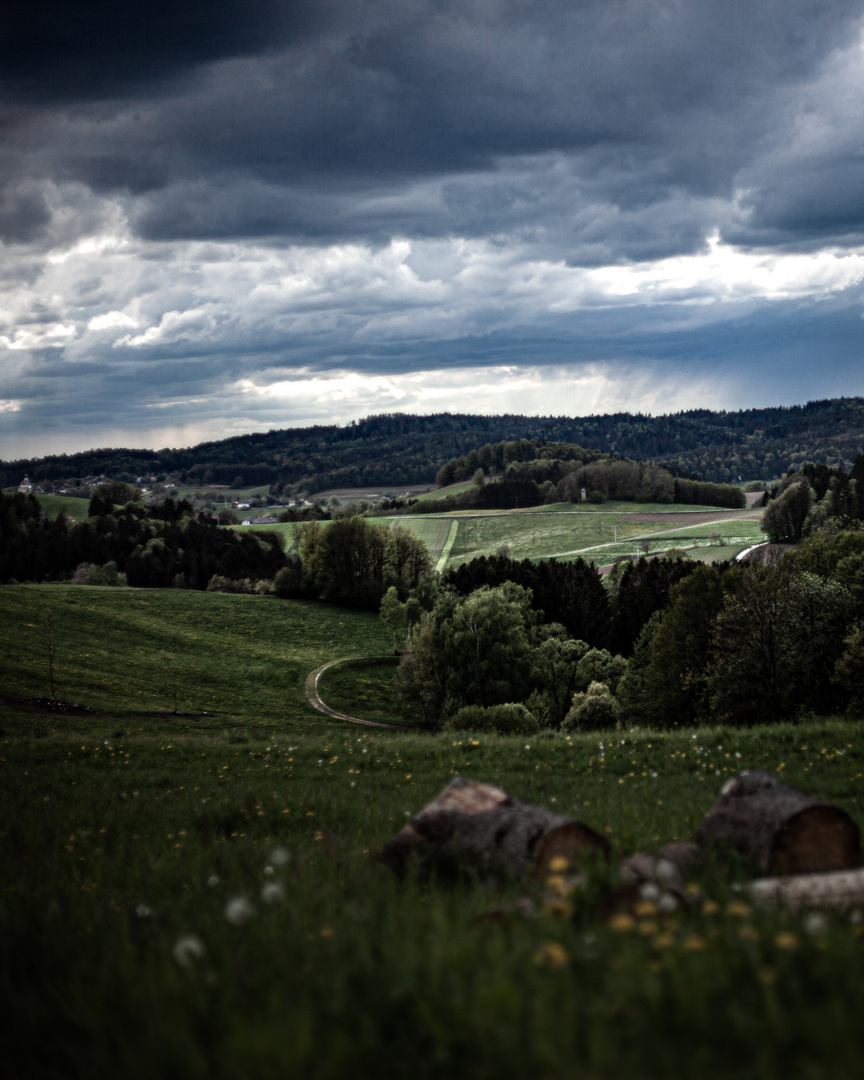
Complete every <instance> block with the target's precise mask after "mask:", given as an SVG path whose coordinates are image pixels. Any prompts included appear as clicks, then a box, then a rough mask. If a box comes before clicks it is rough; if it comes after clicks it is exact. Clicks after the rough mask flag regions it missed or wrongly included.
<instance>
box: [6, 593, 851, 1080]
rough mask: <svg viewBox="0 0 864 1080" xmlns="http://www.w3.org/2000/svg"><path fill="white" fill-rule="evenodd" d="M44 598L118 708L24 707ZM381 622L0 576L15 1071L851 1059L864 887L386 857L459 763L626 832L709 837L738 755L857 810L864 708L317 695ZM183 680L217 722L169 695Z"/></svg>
mask: <svg viewBox="0 0 864 1080" xmlns="http://www.w3.org/2000/svg"><path fill="white" fill-rule="evenodd" d="M48 612H50V613H51V618H52V623H53V626H54V632H55V635H56V640H57V660H56V663H57V678H58V694H59V695H60V696H62V697H64V698H66V699H67V700H72V701H79V702H80V703H82V704H86V705H89V706H91V707H93V708H96V709H98V710H99V711H98V712H94V713H92V714H68V715H62V714H52V713H46V712H38V711H26V710H25V708H24V707H23V703H22V702H20V701H19V702H17V704H10V703H9V700H8V695H22V696H23V695H42V694H45V693H46V680H47V666H46V642H45V634H44V619H45V615H46V613H48ZM384 638H386V631H385V630H384V628H383V627H382V626H381V624H380V622H379V620H378V619H377V618H375V617H374V616H370V615H363V614H355V613H347V612H342V611H339V610H338V609H335V608H328V607H325V606H323V605H310V604H304V603H300V602H279V601H275V600H271V599H269V598H266V597H264V598H262V597H246V596H225V595H221V594H197V593H184V592H176V593H175V592H171V591H163V592H154V593H150V592H140V591H132V590H128V591H127V590H108V589H87V588H78V589H73V588H62V587H60V588H58V587H47V586H46V587H36V586H34V587H24V586H5V587H3V588H2V589H0V646H2V651H0V657H2V659H0V665H2V666H0V677H2V689H3V693H4V694H5V695H7V698H6V700H5V701H4V703H3V704H0V808H2V824H0V865H2V867H3V873H2V878H0V928H2V934H0V1007H2V1010H3V1017H4V1025H3V1028H4V1033H3V1037H2V1061H3V1072H4V1075H8V1076H10V1077H13V1078H15V1080H18V1078H21V1080H24V1078H27V1080H29V1078H31V1077H32V1078H34V1080H35V1078H39V1080H42V1078H46V1077H47V1078H55V1077H56V1078H58V1080H59V1078H63V1080H77V1078H81V1080H85V1078H86V1080H92V1078H93V1077H109V1076H110V1077H123V1078H124V1080H127V1078H128V1080H137V1078H141V1080H145V1078H146V1080H150V1078H152V1077H157V1076H172V1077H173V1076H178V1077H179V1076H183V1077H188V1078H195V1080H197V1078H201V1080H205V1078H206V1080H211V1078H215V1080H222V1078H225V1080H236V1077H238V1076H242V1077H244V1078H249V1080H257V1078H271V1077H272V1078H274V1080H276V1078H280V1080H281V1078H283V1077H304V1078H307V1077H309V1078H316V1080H317V1078H319V1077H320V1078H334V1080H336V1078H339V1080H341V1078H344V1077H346V1076H354V1077H361V1078H365V1077H370V1078H371V1077H376V1078H378V1077H381V1076H388V1077H389V1076H393V1077H406V1078H407V1077H411V1078H414V1077H421V1078H422V1077H436V1078H437V1077H442V1078H443V1077H447V1078H450V1077H463V1076H464V1077H471V1078H477V1077H480V1078H486V1077H488V1078H490V1080H492V1078H496V1080H498V1078H502V1077H503V1078H508V1080H509V1078H514V1080H515V1078H518V1080H523V1078H525V1077H527V1076H537V1077H543V1078H558V1077H560V1078H562V1080H565V1078H566V1080H572V1078H573V1077H583V1076H584V1077H590V1078H592V1080H593V1078H610V1080H612V1078H614V1080H619V1078H621V1077H625V1076H626V1077H631V1078H632V1077H635V1078H641V1077H645V1078H648V1077H650V1078H658V1080H661V1078H662V1080H669V1078H670V1077H677V1076H688V1077H689V1076H693V1077H699V1078H703V1077H706V1078H709V1080H714V1078H717V1080H721V1078H722V1080H728V1077H729V1076H732V1075H735V1076H740V1077H744V1078H753V1080H756V1078H760V1080H761V1078H768V1077H777V1078H778V1080H779V1078H781V1077H782V1078H783V1080H798V1078H801V1080H804V1078H808V1080H813V1078H819V1077H826V1078H827V1077H829V1076H830V1077H831V1078H832V1080H833V1078H841V1080H845V1078H847V1077H848V1078H850V1080H851V1078H852V1077H857V1076H859V1075H860V1062H861V1054H862V1051H864V1030H862V1027H861V1025H860V1023H859V1021H858V1017H859V1015H860V1012H861V1010H862V1008H864V937H862V923H861V920H860V913H854V912H853V913H852V914H851V915H849V914H836V915H827V916H825V917H824V918H822V917H820V918H818V919H813V918H812V917H808V916H806V915H792V914H787V913H783V912H774V913H772V912H760V911H756V910H752V909H751V908H750V906H749V905H747V904H743V903H742V902H741V900H740V898H739V897H736V895H735V893H734V892H733V890H732V885H731V878H732V877H734V874H735V871H734V868H732V869H730V868H728V867H724V866H722V865H720V864H717V863H709V864H708V865H707V866H705V867H704V868H703V869H702V870H701V872H700V873H699V875H698V879H697V880H698V884H699V885H700V886H701V888H702V890H703V894H704V898H703V901H702V902H700V903H698V904H696V905H695V907H694V908H693V910H692V911H690V912H687V913H683V912H677V913H674V914H672V915H669V916H659V915H655V914H653V913H650V912H646V913H644V914H643V916H642V917H640V918H638V919H636V920H635V921H634V920H631V921H630V922H628V921H627V920H623V921H622V920H618V921H615V920H608V919H606V918H605V917H604V916H603V915H602V913H601V912H600V911H599V910H598V909H596V908H595V907H593V906H591V905H588V906H587V907H586V908H585V909H584V910H582V911H581V912H580V914H579V916H578V917H576V918H569V917H562V915H561V914H560V910H559V913H558V914H556V913H555V911H554V910H553V909H551V908H550V909H544V908H543V906H542V904H540V905H539V906H538V914H536V915H535V916H534V917H531V918H527V917H520V916H517V915H515V914H514V915H511V916H509V917H506V918H504V919H502V920H488V919H484V918H478V917H479V916H482V915H483V914H484V913H485V912H488V911H490V910H493V909H500V908H502V907H505V908H506V906H507V905H508V904H510V903H511V901H513V900H514V899H515V898H516V897H517V896H518V895H521V894H523V893H527V894H529V895H532V896H534V897H535V898H538V899H539V895H540V893H541V891H542V888H543V883H542V882H539V883H528V884H527V885H526V884H524V883H523V884H521V885H515V884H508V883H506V882H502V883H498V884H489V883H481V882H474V881H466V882H463V883H457V884H450V885H447V884H444V883H435V882H434V881H433V882H428V881H426V882H424V881H422V880H419V879H417V878H414V877H411V878H409V880H408V881H406V882H404V883H400V882H399V881H397V880H396V878H395V877H394V876H393V875H392V874H391V873H390V872H389V871H387V870H386V869H384V868H383V867H381V866H380V865H378V864H377V863H376V862H375V861H374V860H372V859H370V852H372V851H373V850H374V849H375V848H376V847H378V846H380V845H381V844H382V843H383V842H385V841H386V839H387V838H388V837H389V836H390V835H392V834H393V832H395V831H396V830H397V829H398V828H399V827H400V826H401V824H402V823H404V821H405V820H406V819H407V818H408V817H409V816H410V815H411V814H412V813H414V812H415V811H416V810H417V809H419V807H420V806H421V805H422V804H423V803H424V802H425V801H427V800H428V799H429V798H430V797H432V796H433V795H435V794H436V793H437V792H438V791H439V790H440V789H441V788H442V787H443V786H444V785H445V784H446V783H447V782H448V781H449V780H450V779H451V778H452V776H453V775H457V774H463V775H467V776H472V777H475V778H477V779H482V780H487V781H490V782H493V783H497V784H501V785H502V786H504V787H505V788H507V789H508V790H509V791H511V792H512V793H513V794H514V795H516V796H518V797H520V798H523V799H527V800H530V801H534V802H537V803H540V804H542V805H545V806H549V807H552V808H555V809H558V810H560V811H562V812H564V813H568V814H574V815H578V816H579V817H581V818H582V819H583V820H585V821H586V822H587V823H588V824H590V825H592V826H593V827H594V828H596V829H599V830H602V831H604V832H605V833H606V835H608V836H609V838H610V840H611V842H612V844H613V848H614V852H615V854H616V855H623V854H628V853H630V852H632V851H634V850H639V849H642V850H646V849H650V848H652V847H656V846H657V845H658V844H661V843H664V842H667V841H670V840H673V839H675V838H683V837H686V836H688V835H689V834H690V833H691V831H692V829H693V828H694V826H695V825H696V823H697V822H698V821H699V820H700V819H701V817H702V816H703V815H704V813H705V812H706V810H707V809H708V807H709V806H710V805H711V803H712V802H713V800H714V798H715V797H716V794H717V791H718V789H719V787H720V785H721V784H722V783H723V782H724V780H726V779H727V778H728V777H729V776H730V775H732V774H734V773H735V772H737V771H738V770H739V769H741V768H745V767H748V766H750V767H752V766H760V767H763V768H768V769H772V770H779V771H780V772H781V773H782V775H783V776H784V778H786V779H787V780H788V781H789V782H791V783H793V784H796V785H798V786H800V787H802V788H804V789H805V790H809V791H812V792H815V793H817V794H819V795H820V796H822V797H823V798H825V799H827V800H830V801H833V802H836V803H838V804H839V805H841V806H843V807H844V808H845V809H846V810H848V811H849V812H850V813H851V814H852V815H853V816H854V817H855V818H856V819H857V820H858V821H859V822H860V821H861V819H862V790H864V789H862V770H864V731H862V727H861V725H860V724H857V723H849V722H840V721H819V722H816V721H814V722H808V723H803V724H800V725H798V726H779V727H766V728H762V729H754V730H730V729H717V728H713V729H710V728H701V729H698V730H695V731H692V732H680V733H670V734H658V733H654V732H648V731H630V732H619V733H615V734H609V735H604V736H594V737H588V736H581V737H573V738H571V739H565V738H562V737H560V736H556V735H552V734H549V735H548V736H545V737H544V736H542V735H541V736H539V737H532V738H531V739H525V738H524V737H523V738H503V737H490V736H484V737H482V738H471V737H468V736H463V737H461V738H453V737H452V736H444V735H431V734H430V735H426V734H407V733H406V734H402V733H392V732H384V731H382V732H377V731H370V730H368V729H360V728H357V727H352V726H350V725H347V724H340V723H337V722H332V721H327V720H324V719H323V718H322V717H321V716H320V714H318V713H315V712H314V711H313V710H312V709H311V708H310V707H309V706H308V704H307V703H306V702H305V699H304V697H303V692H302V682H303V678H304V676H305V674H306V673H307V672H308V670H310V669H311V668H312V667H314V666H316V665H317V664H318V663H321V662H323V661H324V660H326V659H329V658H331V657H333V656H336V655H350V654H351V653H352V652H355V651H356V653H357V654H358V655H364V654H365V655H368V654H371V653H376V652H383V651H384V650H385V649H386V647H387V642H386V641H385V640H383V639H384ZM360 670H361V671H362V669H360ZM175 675H176V676H178V677H179V682H180V685H181V687H182V698H181V699H180V700H179V701H178V705H179V708H180V709H181V710H182V711H186V712H191V711H198V714H199V715H198V717H197V718H192V717H189V716H187V717H178V716H175V715H174V714H173V701H172V693H173V691H172V680H173V679H174V678H175ZM346 693H348V694H350V690H348V691H346ZM346 700H347V698H346ZM211 709H212V710H215V714H214V715H208V716H203V715H200V713H201V712H203V711H209V710H211Z"/></svg>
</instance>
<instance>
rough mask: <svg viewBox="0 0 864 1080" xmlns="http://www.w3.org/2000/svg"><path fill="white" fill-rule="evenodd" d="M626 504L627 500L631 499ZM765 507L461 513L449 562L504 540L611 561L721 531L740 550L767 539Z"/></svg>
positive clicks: (691, 543)
mask: <svg viewBox="0 0 864 1080" xmlns="http://www.w3.org/2000/svg"><path fill="white" fill-rule="evenodd" d="M625 505H626V504H625ZM760 516H761V512H759V513H754V512H753V511H752V510H750V511H748V510H737V511H735V510H720V511H717V510H714V511H699V512H694V511H681V510H677V511H676V510H664V511H657V509H656V508H652V512H647V511H644V510H643V511H633V510H626V511H603V512H584V513H583V512H576V513H574V512H569V513H562V512H558V513H555V512H549V513H544V514H542V515H541V514H538V513H537V512H536V511H535V512H528V511H525V512H512V513H508V514H500V513H499V514H487V515H483V516H474V515H472V516H471V517H467V516H462V517H460V518H459V525H458V532H457V535H456V540H455V543H454V544H453V547H452V549H451V551H450V556H449V559H448V563H447V565H448V566H458V565H459V564H460V563H462V562H467V561H469V560H470V559H473V558H476V557H477V556H478V555H492V554H494V553H495V551H496V550H497V549H498V548H499V547H500V546H501V545H502V544H507V545H509V547H510V553H511V555H512V557H513V558H514V559H524V558H531V559H536V558H552V557H557V558H577V557H580V556H581V557H583V558H585V559H586V560H588V561H590V562H596V563H598V564H600V563H608V562H611V561H612V560H613V559H615V558H618V557H620V556H622V555H632V554H633V553H634V551H636V550H637V548H638V546H639V545H640V544H641V543H642V542H643V541H645V540H646V539H648V540H649V541H650V542H651V550H652V551H653V552H654V553H657V552H660V551H662V550H664V549H668V548H672V547H685V548H688V547H698V546H701V545H708V544H710V543H711V538H712V535H713V534H715V533H717V534H719V535H720V536H721V537H722V538H723V539H730V538H734V540H735V544H733V545H731V546H733V547H735V549H736V553H737V551H739V550H742V549H743V548H744V547H747V546H749V545H750V544H754V543H758V542H759V541H761V540H763V539H764V536H763V534H762V532H761V531H760V529H759V518H760Z"/></svg>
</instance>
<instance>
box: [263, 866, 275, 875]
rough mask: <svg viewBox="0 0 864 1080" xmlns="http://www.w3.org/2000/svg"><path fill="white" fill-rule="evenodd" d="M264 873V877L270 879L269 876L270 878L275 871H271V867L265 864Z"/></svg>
mask: <svg viewBox="0 0 864 1080" xmlns="http://www.w3.org/2000/svg"><path fill="white" fill-rule="evenodd" d="M264 873H265V874H266V875H267V876H268V877H270V876H271V875H272V874H273V873H275V871H274V870H273V867H272V866H271V865H270V864H269V863H268V864H267V865H266V866H265V867H264Z"/></svg>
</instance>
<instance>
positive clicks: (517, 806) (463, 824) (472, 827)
mask: <svg viewBox="0 0 864 1080" xmlns="http://www.w3.org/2000/svg"><path fill="white" fill-rule="evenodd" d="M588 851H599V852H600V853H602V854H603V855H607V854H608V852H609V843H608V841H607V840H606V838H605V837H604V836H601V835H600V834H599V833H596V832H595V831H594V830H593V829H591V828H589V827H588V826H587V825H584V824H583V823H582V822H581V821H576V820H574V819H573V818H568V817H565V816H564V815H563V814H556V813H553V812H552V811H550V810H544V809H543V808H542V807H540V806H534V805H532V804H531V803H524V802H520V801H519V800H518V799H514V798H513V797H512V796H511V795H508V794H507V792H506V791H503V790H502V789H501V788H499V787H494V786H493V785H492V784H483V783H480V782H478V781H476V780H466V779H464V778H463V777H461V776H460V777H457V778H456V779H455V780H453V781H452V782H451V783H450V784H449V785H448V786H447V787H446V788H445V789H444V791H442V792H441V794H440V795H439V796H438V797H437V798H436V799H434V800H433V801H432V802H430V803H428V804H427V805H426V806H424V807H423V809H422V810H421V811H420V813H419V814H417V816H416V817H415V818H413V819H412V820H411V821H409V822H408V824H407V825H406V826H405V827H404V828H403V829H401V830H400V831H399V832H398V833H397V834H396V835H395V836H394V837H393V838H392V839H391V840H389V841H388V842H387V843H386V844H385V845H384V847H383V848H382V849H381V851H380V852H378V853H377V858H378V859H379V860H380V861H381V862H383V863H384V864H385V865H386V866H389V867H390V868H391V869H392V870H394V871H396V873H397V874H399V875H400V876H402V875H404V874H405V872H406V871H407V869H408V866H409V865H410V864H411V863H412V862H413V861H415V860H416V861H417V862H418V863H419V864H420V865H422V866H424V867H426V868H427V869H434V870H437V871H439V872H443V873H445V874H448V875H455V874H459V873H460V872H464V871H466V870H467V871H475V872H477V871H479V872H481V873H486V874H495V875H500V876H504V877H524V876H525V875H527V874H532V875H537V874H540V873H542V872H543V871H544V869H546V868H548V866H549V863H550V862H551V861H552V859H554V858H556V857H558V856H563V857H564V858H566V859H567V860H568V861H570V862H575V861H576V860H578V859H579V858H580V857H581V856H582V855H583V854H584V853H586V852H588Z"/></svg>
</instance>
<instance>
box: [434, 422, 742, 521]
mask: <svg viewBox="0 0 864 1080" xmlns="http://www.w3.org/2000/svg"><path fill="white" fill-rule="evenodd" d="M493 474H499V475H498V476H496V477H495V479H494V481H493V482H490V481H489V479H488V478H489V477H490V476H493ZM468 479H472V480H473V481H474V485H473V487H472V488H471V489H469V490H467V491H465V492H462V493H460V494H458V495H454V496H453V497H452V500H451V501H452V503H453V505H454V506H456V507H460V508H477V509H513V508H515V507H519V506H539V505H541V504H542V503H553V502H567V501H569V502H579V501H580V500H581V499H582V498H583V492H584V495H585V497H586V498H587V499H588V501H590V502H592V503H600V502H604V501H605V500H606V499H621V500H625V501H633V502H653V503H664V504H665V503H687V504H691V505H692V504H694V503H695V504H701V505H703V506H723V507H730V508H741V507H743V506H744V505H745V497H744V493H743V491H742V490H741V489H740V488H739V487H737V486H736V485H733V484H713V483H707V482H705V481H700V480H698V479H697V478H694V477H680V476H674V475H673V474H672V473H671V472H670V471H669V470H668V469H664V468H661V467H660V466H659V465H655V464H653V463H652V462H646V461H631V460H630V459H628V458H618V457H612V456H610V455H607V454H600V453H591V452H590V451H586V450H585V449H584V448H583V447H581V446H578V445H574V444H568V443H557V442H556V443H548V442H543V441H538V440H529V439H521V440H519V441H518V442H501V443H497V444H495V445H492V444H487V445H486V446H482V447H480V448H479V449H474V450H471V451H470V452H469V453H468V454H465V455H463V456H462V457H459V458H454V459H452V460H450V461H448V462H447V463H446V464H445V465H443V466H442V467H441V469H439V471H438V473H437V475H436V482H437V483H438V485H439V487H446V486H447V485H449V484H453V483H458V482H460V481H465V480H468Z"/></svg>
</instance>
